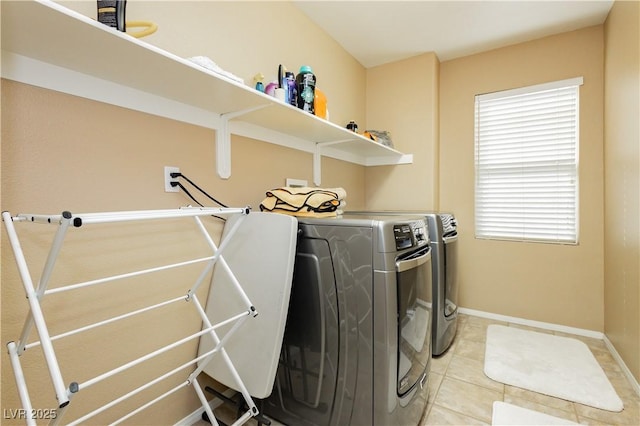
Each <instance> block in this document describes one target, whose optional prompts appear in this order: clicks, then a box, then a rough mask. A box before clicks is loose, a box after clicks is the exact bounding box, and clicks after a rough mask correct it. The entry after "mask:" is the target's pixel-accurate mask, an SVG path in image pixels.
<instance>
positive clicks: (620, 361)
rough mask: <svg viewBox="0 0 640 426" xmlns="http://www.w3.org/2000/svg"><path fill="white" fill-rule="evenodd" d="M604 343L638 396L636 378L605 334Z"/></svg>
mask: <svg viewBox="0 0 640 426" xmlns="http://www.w3.org/2000/svg"><path fill="white" fill-rule="evenodd" d="M604 344H605V345H607V349H609V352H611V356H613V358H614V359H615V360H616V361H617V362H618V365H619V366H620V368H621V369H622V372H623V373H624V375H625V376H626V378H627V380H629V383H630V384H631V387H632V388H633V390H634V391H636V393H637V394H638V396H640V384H639V383H638V381H637V380H636V378H635V377H633V374H632V373H631V370H629V368H628V367H627V364H625V363H624V361H623V359H622V357H621V356H620V354H619V353H618V351H617V350H616V347H615V346H613V343H611V340H609V338H608V337H607V335H606V334H605V335H604Z"/></svg>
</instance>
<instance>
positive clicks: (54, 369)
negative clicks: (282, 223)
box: [2, 207, 259, 425]
mask: <svg viewBox="0 0 640 426" xmlns="http://www.w3.org/2000/svg"><path fill="white" fill-rule="evenodd" d="M231 214H240V215H241V216H242V218H241V220H238V221H237V222H236V223H235V224H234V226H233V228H232V229H231V230H230V232H229V233H228V234H227V236H226V237H225V238H224V239H223V240H222V241H221V242H220V245H219V247H218V246H217V245H216V244H215V243H214V241H213V239H212V238H211V236H210V235H209V233H208V232H207V230H206V228H205V227H204V224H203V223H202V221H201V219H200V217H201V216H211V215H231ZM248 214H249V208H248V207H245V208H194V207H186V208H181V209H172V210H147V211H129V212H105V213H87V214H79V215H74V214H71V213H70V212H63V213H62V214H61V215H52V216H48V215H33V214H19V215H17V216H15V217H12V216H11V215H10V213H9V212H3V213H2V219H3V221H4V224H5V228H6V230H7V234H8V236H9V241H10V243H11V247H12V250H13V253H14V256H15V260H16V264H17V267H18V270H19V274H20V279H21V281H22V284H23V286H24V290H25V293H26V297H27V300H28V303H29V312H28V314H27V317H26V319H25V322H24V326H23V329H22V334H21V335H20V338H19V340H18V341H17V342H13V341H11V342H9V343H8V344H7V347H8V350H9V355H10V358H11V365H12V367H13V371H14V375H15V379H16V383H17V388H18V393H19V397H20V400H21V403H22V406H23V409H24V414H25V418H26V422H27V424H28V425H35V424H36V422H35V419H34V416H33V413H34V412H38V410H33V407H32V404H31V399H30V397H29V392H28V389H27V384H26V379H25V376H24V374H23V369H22V366H21V362H20V356H21V355H22V354H23V352H24V351H25V349H28V348H31V347H35V346H40V347H41V348H42V351H43V353H44V358H45V362H46V367H47V369H48V371H49V375H50V377H51V381H52V384H53V388H54V391H55V395H56V398H57V401H58V406H59V408H58V409H57V411H56V415H55V416H52V417H55V418H54V419H51V422H50V424H58V423H60V421H61V420H62V418H63V415H64V412H65V410H66V407H67V406H68V405H69V403H70V400H71V398H72V397H73V395H74V394H76V393H78V392H80V391H82V390H85V389H87V388H89V387H90V386H92V385H94V384H96V383H98V382H100V381H102V380H104V379H107V378H109V377H111V376H114V375H116V374H119V373H121V372H123V371H126V370H128V369H129V368H132V367H134V366H137V365H139V364H141V363H143V362H145V361H147V360H150V359H152V358H154V357H156V356H158V355H160V354H162V353H165V352H167V351H169V350H171V349H173V348H175V347H177V346H179V345H181V344H183V343H186V342H188V341H191V340H193V339H196V338H199V337H200V336H203V335H205V334H209V335H210V336H211V338H212V339H213V341H214V342H215V347H214V348H213V349H212V350H210V351H208V352H206V353H204V354H201V355H200V356H197V357H196V358H194V359H192V360H190V361H189V362H187V363H184V364H182V365H180V366H178V367H176V368H175V369H173V370H171V371H168V372H166V373H165V374H162V375H160V376H158V377H156V378H155V379H153V380H151V381H149V382H148V383H145V384H144V385H142V386H140V387H138V388H137V389H134V390H132V391H130V392H128V393H126V394H124V395H122V396H120V397H118V398H116V399H114V400H113V401H111V402H109V403H107V404H105V405H103V406H101V407H99V408H97V409H95V410H94V411H92V412H90V413H88V414H86V415H84V416H82V417H81V418H79V419H76V420H73V421H72V422H71V423H69V424H73V425H76V424H81V423H83V422H85V421H87V420H88V419H90V418H92V417H93V416H95V415H97V414H99V413H101V412H103V411H105V410H107V409H109V408H111V407H113V406H115V405H117V404H119V403H121V402H123V401H125V400H126V399H129V398H130V397H133V396H134V395H136V394H138V393H140V392H142V391H143V390H145V389H147V388H149V387H151V386H153V385H155V384H156V383H159V382H160V381H162V380H164V379H166V378H168V377H169V376H171V375H173V374H174V373H176V372H178V371H180V370H182V369H184V368H186V367H190V366H191V365H193V366H194V369H193V371H192V372H191V373H190V374H189V375H188V377H187V378H186V380H185V381H184V382H182V383H180V384H179V385H178V386H176V387H174V388H173V389H171V390H169V391H168V392H166V393H164V394H162V395H160V396H158V397H156V398H155V399H153V400H151V401H149V402H147V403H145V404H144V405H142V406H140V407H139V408H137V409H136V410H134V411H132V412H130V413H128V414H127V415H125V416H123V417H121V418H120V419H118V420H117V421H116V422H114V424H118V423H120V422H122V421H124V420H126V419H128V418H130V417H132V416H133V415H135V414H137V413H139V412H140V411H142V410H144V409H146V408H147V407H149V406H151V405H152V404H154V403H156V402H158V401H160V400H162V399H163V398H165V397H167V396H169V395H171V394H173V393H174V392H177V391H178V390H180V389H182V388H184V387H186V386H189V385H193V388H194V390H195V392H196V393H197V395H198V398H199V399H200V401H201V402H202V405H203V407H204V410H205V411H206V413H207V414H208V416H209V419H210V420H211V421H212V422H213V423H214V424H216V425H217V424H218V423H217V421H216V418H215V416H214V415H213V413H212V411H211V408H210V406H209V403H208V401H207V399H206V397H205V395H204V393H203V391H202V389H201V387H200V385H199V383H198V380H197V376H198V374H200V372H202V370H203V369H204V368H205V366H206V365H207V363H208V362H209V361H210V360H211V359H213V357H214V356H215V355H219V356H221V357H222V359H223V360H224V362H225V364H226V365H227V367H228V368H229V371H230V372H231V374H232V376H233V377H234V378H235V380H236V381H237V389H238V390H239V391H240V392H241V393H242V395H243V397H244V399H245V401H246V402H247V405H248V410H247V411H246V412H245V413H244V414H243V415H242V416H240V417H239V418H238V420H237V421H236V423H234V424H235V425H239V424H243V423H244V422H246V421H247V420H248V419H249V418H251V417H252V416H256V415H258V414H259V413H258V409H257V407H256V405H255V403H254V402H253V400H252V398H251V396H250V394H249V392H248V391H247V388H246V387H245V385H244V383H243V381H242V378H241V377H240V376H239V375H238V373H237V371H236V368H235V367H234V365H233V362H232V361H231V359H230V358H229V356H228V355H227V352H226V351H225V349H224V344H225V343H226V342H227V340H228V339H229V338H230V337H231V336H232V335H233V333H234V332H235V331H236V330H237V329H238V328H239V327H240V326H241V325H242V324H243V323H244V322H245V321H246V319H247V318H250V317H255V316H256V315H257V310H256V308H255V307H254V306H253V305H252V303H251V301H250V300H249V298H248V297H247V295H246V293H245V292H244V291H243V289H242V287H241V285H240V283H239V282H238V280H237V279H236V278H235V276H234V274H233V272H232V271H231V269H230V268H229V266H228V265H227V262H226V261H225V259H224V257H223V255H222V252H223V251H224V248H225V246H226V245H227V243H228V241H229V240H230V239H231V238H232V237H233V234H234V233H235V231H236V230H237V229H238V227H239V226H240V225H241V223H242V222H243V219H244V217H246V215H248ZM183 217H191V218H193V219H194V220H195V222H196V224H197V227H198V228H199V229H200V231H201V233H202V235H203V237H204V238H205V240H206V241H207V243H208V245H209V246H210V248H211V249H212V251H213V253H212V255H211V256H207V257H202V258H197V259H192V260H188V261H183V262H179V263H172V264H168V265H163V266H158V267H154V268H150V269H143V270H138V271H133V272H129V273H125V274H120V275H114V276H109V277H104V278H99V279H94V280H91V281H85V282H79V283H74V284H69V285H65V286H63V287H56V288H54V289H49V290H48V289H47V286H48V284H49V281H50V278H51V274H52V271H53V267H54V265H55V263H56V260H57V259H58V255H59V254H60V251H61V248H62V245H63V241H64V239H65V235H66V234H67V231H68V230H69V228H80V227H84V226H85V225H91V224H98V223H114V222H124V221H139V220H154V219H169V218H183ZM14 223H42V224H53V225H57V226H58V229H57V231H56V233H55V236H54V238H53V242H52V243H51V247H50V249H49V253H48V257H47V260H46V262H45V264H44V268H43V271H42V275H41V277H40V279H39V282H38V284H37V286H35V287H34V283H33V280H32V277H31V275H30V273H29V269H28V267H27V262H26V259H25V256H24V253H23V251H22V248H21V246H20V241H19V239H18V235H17V233H16V230H15V227H14ZM197 263H203V264H204V268H203V270H202V272H201V274H200V275H199V277H198V279H197V280H196V282H195V283H194V284H193V285H192V286H191V287H190V288H189V289H188V291H187V293H186V295H184V294H183V295H181V296H179V297H175V298H172V299H169V300H166V301H164V302H161V303H157V304H154V305H152V306H147V307H145V308H142V309H138V310H135V311H131V312H127V313H125V314H123V315H119V316H116V317H112V318H110V319H107V320H105V321H100V322H96V323H94V324H91V325H87V326H84V327H81V328H78V329H75V330H71V331H67V332H64V333H61V334H58V335H55V336H51V335H50V334H49V331H48V326H47V320H46V319H45V316H44V314H43V311H42V308H41V303H42V301H43V299H44V298H45V297H46V296H47V295H49V294H51V293H59V292H63V291H72V290H77V289H81V288H85V287H89V286H93V285H97V284H106V283H109V282H113V281H117V280H122V279H126V278H131V277H135V276H139V275H143V274H148V273H153V272H158V271H162V270H167V269H172V268H178V267H181V266H187V265H193V264H197ZM216 263H218V265H219V266H221V267H223V268H224V270H225V271H226V272H227V273H228V274H229V278H230V281H231V282H232V283H233V286H234V287H235V291H237V294H238V295H239V296H240V297H241V299H242V300H243V303H244V306H245V307H246V310H245V311H242V312H238V313H237V314H236V315H233V316H231V317H230V318H227V319H225V320H223V321H220V322H218V323H217V324H211V322H210V321H209V319H208V317H207V315H206V313H205V310H204V309H203V306H202V304H201V303H200V301H199V300H198V297H197V296H196V290H197V289H198V288H199V287H200V285H201V284H202V282H203V281H204V280H205V278H206V277H207V276H208V274H209V272H211V270H212V268H213V266H214V264H216ZM185 300H186V301H188V302H191V303H193V305H194V307H195V308H196V310H197V311H198V313H199V315H200V317H201V318H202V322H203V327H202V330H201V331H199V332H197V333H195V334H191V335H189V336H186V337H184V338H183V339H180V340H178V341H176V342H173V343H171V344H169V345H166V346H164V347H162V348H159V349H157V350H155V351H152V352H150V353H148V354H146V355H144V356H142V357H140V358H138V359H135V360H132V361H130V362H128V363H126V364H123V365H121V366H119V367H117V368H114V369H112V370H110V371H107V372H105V373H103V374H100V375H98V376H96V377H94V378H92V379H89V380H86V381H84V382H81V383H77V382H68V383H69V384H68V385H65V381H64V379H63V375H62V372H61V369H60V365H59V364H58V360H57V358H56V352H55V350H54V348H53V344H52V342H53V341H54V340H57V339H62V338H64V337H68V336H71V335H75V334H78V333H81V332H84V331H87V330H90V329H94V328H96V327H100V326H102V325H106V324H111V323H114V322H116V321H119V320H122V319H125V318H129V317H132V316H134V315H140V314H143V313H146V312H149V311H151V310H153V309H156V308H160V307H164V306H167V305H169V304H172V303H175V302H178V301H185ZM33 326H35V328H36V330H37V332H38V336H39V339H40V340H39V341H36V342H33V343H29V344H27V341H28V338H29V334H30V332H31V330H32V328H33ZM223 326H231V328H230V330H229V331H228V332H227V333H226V334H225V335H224V336H223V337H222V339H220V338H219V337H218V333H216V330H217V329H218V328H220V327H223ZM198 364H199V365H198Z"/></svg>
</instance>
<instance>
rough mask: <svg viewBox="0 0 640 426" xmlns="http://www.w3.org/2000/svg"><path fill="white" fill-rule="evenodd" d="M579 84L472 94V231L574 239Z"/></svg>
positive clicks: (505, 236)
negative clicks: (473, 208) (473, 155)
mask: <svg viewBox="0 0 640 426" xmlns="http://www.w3.org/2000/svg"><path fill="white" fill-rule="evenodd" d="M580 85H582V77H580V78H574V79H570V80H563V81H556V82H552V83H548V84H541V85H536V86H529V87H523V88H519V89H514V90H506V91H502V92H495V93H489V94H484V95H478V96H476V99H475V166H476V175H475V176H476V185H475V219H476V237H477V238H490V239H503V240H517V241H538V242H552V243H564V244H575V243H577V242H578V146H579V143H578V142H579V87H580Z"/></svg>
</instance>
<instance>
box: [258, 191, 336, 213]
mask: <svg viewBox="0 0 640 426" xmlns="http://www.w3.org/2000/svg"><path fill="white" fill-rule="evenodd" d="M266 195H267V197H266V198H265V199H264V200H262V203H260V210H261V211H268V212H274V213H283V214H288V215H292V216H300V217H334V216H338V215H340V214H342V208H343V207H344V206H345V204H346V202H345V198H347V192H346V191H345V190H344V189H343V188H310V187H306V186H303V187H289V186H284V187H281V188H276V189H272V190H270V191H267V193H266Z"/></svg>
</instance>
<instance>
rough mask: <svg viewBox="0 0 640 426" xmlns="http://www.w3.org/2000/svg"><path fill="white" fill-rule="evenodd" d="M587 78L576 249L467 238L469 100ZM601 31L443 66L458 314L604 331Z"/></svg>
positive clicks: (444, 181)
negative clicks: (487, 314)
mask: <svg viewBox="0 0 640 426" xmlns="http://www.w3.org/2000/svg"><path fill="white" fill-rule="evenodd" d="M578 76H583V77H584V85H583V86H582V87H581V89H580V110H581V112H580V114H581V117H582V120H581V123H580V137H581V139H580V159H579V161H580V166H579V167H580V171H579V177H580V213H579V214H580V243H579V244H578V245H576V246H565V245H552V244H534V243H517V242H501V241H490V240H477V239H475V238H474V118H473V117H474V96H475V95H476V94H481V93H487V92H494V91H499V90H504V89H511V88H515V87H520V86H527V85H533V84H538V83H544V82H548V81H553V80H561V79H566V78H571V77H578ZM602 101H603V30H602V26H597V27H591V28H586V29H583V30H580V31H575V32H570V33H565V34H560V35H557V36H553V37H547V38H543V39H539V40H535V41H531V42H527V43H522V44H518V45H514V46H510V47H506V48H502V49H497V50H493V51H489V52H486V53H481V54H477V55H473V56H468V57H464V58H460V59H455V60H451V61H446V62H442V63H441V64H440V208H441V209H443V210H450V211H453V212H455V214H456V216H457V218H458V222H459V231H460V239H459V241H460V244H459V250H460V251H459V253H460V258H461V259H464V263H461V268H460V271H459V272H460V277H459V278H460V305H461V306H463V307H465V308H471V309H476V310H480V311H485V312H492V313H497V314H502V315H508V316H514V317H519V318H526V319H530V320H537V321H544V322H549V323H555V324H562V325H565V326H571V327H578V328H583V329H588V330H596V331H603V328H604V318H603V303H602V298H603V261H602V258H603V207H602V199H603V162H602V156H603V141H602V138H603V124H602V114H603V112H602V109H603V106H602Z"/></svg>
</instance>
